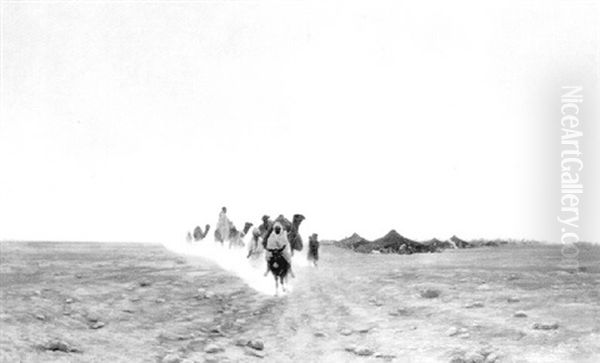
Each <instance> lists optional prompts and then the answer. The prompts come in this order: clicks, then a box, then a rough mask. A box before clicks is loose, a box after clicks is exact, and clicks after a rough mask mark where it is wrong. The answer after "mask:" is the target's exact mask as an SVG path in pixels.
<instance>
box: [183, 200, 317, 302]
mask: <svg viewBox="0 0 600 363" xmlns="http://www.w3.org/2000/svg"><path fill="white" fill-rule="evenodd" d="M304 219H305V217H304V216H303V215H302V214H295V215H294V216H293V217H292V221H291V222H290V220H288V219H287V218H285V217H284V216H283V215H279V216H278V217H277V218H276V219H275V220H271V218H270V217H269V216H267V215H264V216H263V217H262V223H261V224H260V225H259V226H257V227H254V228H252V227H253V224H252V223H250V222H246V223H245V224H244V228H243V229H242V230H241V231H240V230H239V229H238V228H237V227H236V226H235V225H234V223H233V222H232V221H231V220H230V219H229V218H228V216H227V208H226V207H223V208H222V209H221V212H220V213H219V220H218V222H217V226H216V228H215V230H214V240H215V243H220V244H221V245H222V246H223V247H227V248H229V249H242V248H245V247H246V248H247V255H246V257H247V258H248V259H249V262H250V263H251V264H252V265H254V266H257V265H259V264H260V261H261V260H262V259H264V260H265V261H266V265H267V268H266V271H265V273H264V276H267V275H268V274H269V273H271V274H272V275H273V277H274V279H275V293H276V294H277V293H278V290H279V287H280V286H281V288H282V290H283V291H284V292H285V291H286V284H287V279H288V277H292V278H293V277H295V276H294V270H293V268H292V256H293V255H294V252H295V251H297V252H299V251H302V249H303V247H304V243H303V241H302V236H301V235H300V225H301V224H302V221H304ZM251 228H252V231H251V233H250V238H249V240H248V242H247V243H245V242H244V238H245V237H246V235H247V234H248V233H249V232H250V229H251ZM209 231H210V225H208V224H207V225H206V226H205V227H204V229H202V228H201V227H200V226H197V227H196V228H194V231H193V233H190V232H188V234H187V241H188V242H190V243H192V242H200V241H202V240H204V239H206V237H207V236H208V233H209ZM307 259H308V260H309V261H310V262H311V263H312V265H313V266H315V267H316V266H317V261H318V259H319V241H318V235H317V234H316V233H313V234H312V235H311V236H310V238H309V248H308V255H307Z"/></svg>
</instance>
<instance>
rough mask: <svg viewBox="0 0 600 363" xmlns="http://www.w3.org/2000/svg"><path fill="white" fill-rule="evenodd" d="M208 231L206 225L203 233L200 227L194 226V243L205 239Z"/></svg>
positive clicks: (208, 226)
mask: <svg viewBox="0 0 600 363" xmlns="http://www.w3.org/2000/svg"><path fill="white" fill-rule="evenodd" d="M209 230H210V225H208V224H207V225H206V227H205V229H204V231H203V230H202V228H200V226H196V228H194V241H201V240H203V239H204V237H206V235H207V234H208V231H209Z"/></svg>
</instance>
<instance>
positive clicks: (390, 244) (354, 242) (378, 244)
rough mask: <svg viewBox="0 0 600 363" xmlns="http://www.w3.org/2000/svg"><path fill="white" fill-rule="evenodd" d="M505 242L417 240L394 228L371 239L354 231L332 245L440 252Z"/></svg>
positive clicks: (366, 249)
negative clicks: (381, 235) (379, 236)
mask: <svg viewBox="0 0 600 363" xmlns="http://www.w3.org/2000/svg"><path fill="white" fill-rule="evenodd" d="M505 243H507V242H505V241H484V240H477V241H465V240H463V239H460V238H458V237H457V236H452V237H451V238H450V239H448V240H446V241H440V240H438V239H436V238H434V239H431V240H428V241H422V242H418V241H413V240H411V239H408V238H406V237H404V236H402V235H401V234H400V233H398V232H396V231H395V230H391V231H390V232H388V233H387V234H386V235H385V236H383V237H381V238H378V239H376V240H373V241H369V240H367V239H365V238H363V237H361V236H360V235H358V234H356V233H354V234H353V235H352V236H350V237H347V238H344V239H342V240H339V241H336V242H334V245H335V246H338V247H341V248H347V249H351V250H353V251H356V252H360V253H372V252H375V251H376V252H379V253H397V254H412V253H427V252H441V251H442V250H445V249H447V248H473V247H484V246H492V247H496V246H499V245H501V244H505Z"/></svg>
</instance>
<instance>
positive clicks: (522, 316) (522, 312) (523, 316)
mask: <svg viewBox="0 0 600 363" xmlns="http://www.w3.org/2000/svg"><path fill="white" fill-rule="evenodd" d="M513 316H514V317H515V318H526V317H527V314H526V313H525V312H524V311H517V312H516V313H515V315H513Z"/></svg>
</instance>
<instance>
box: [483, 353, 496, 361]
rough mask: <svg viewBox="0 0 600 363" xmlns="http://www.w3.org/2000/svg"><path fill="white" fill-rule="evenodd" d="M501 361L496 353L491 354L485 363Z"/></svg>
mask: <svg viewBox="0 0 600 363" xmlns="http://www.w3.org/2000/svg"><path fill="white" fill-rule="evenodd" d="M498 359H500V356H498V354H496V353H490V354H489V355H488V356H487V357H485V363H496V361H497V360H498Z"/></svg>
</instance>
